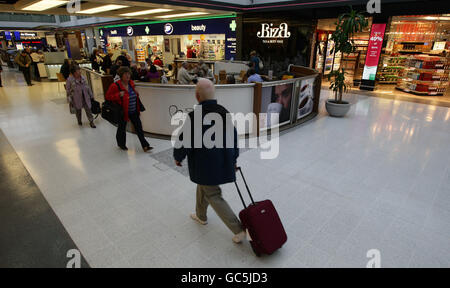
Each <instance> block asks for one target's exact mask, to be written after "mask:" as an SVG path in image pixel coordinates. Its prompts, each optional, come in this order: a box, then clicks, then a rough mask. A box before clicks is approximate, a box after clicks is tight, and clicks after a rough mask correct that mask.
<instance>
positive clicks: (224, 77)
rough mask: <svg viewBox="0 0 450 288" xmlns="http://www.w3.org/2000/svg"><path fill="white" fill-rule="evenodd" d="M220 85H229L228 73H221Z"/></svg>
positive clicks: (221, 71)
mask: <svg viewBox="0 0 450 288" xmlns="http://www.w3.org/2000/svg"><path fill="white" fill-rule="evenodd" d="M219 84H227V71H225V70H220V71H219Z"/></svg>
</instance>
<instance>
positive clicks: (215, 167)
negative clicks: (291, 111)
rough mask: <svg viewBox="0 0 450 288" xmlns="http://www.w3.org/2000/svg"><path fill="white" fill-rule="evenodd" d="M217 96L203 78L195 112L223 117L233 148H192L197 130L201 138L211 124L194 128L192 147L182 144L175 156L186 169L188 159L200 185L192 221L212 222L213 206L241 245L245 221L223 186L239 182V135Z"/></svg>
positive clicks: (192, 119)
mask: <svg viewBox="0 0 450 288" xmlns="http://www.w3.org/2000/svg"><path fill="white" fill-rule="evenodd" d="M214 94H215V91H214V84H213V83H212V82H211V81H209V80H207V79H203V78H200V79H199V80H198V83H197V87H196V90H195V97H196V99H197V101H198V103H199V105H198V106H197V107H196V108H195V109H201V111H202V112H200V113H201V114H200V115H202V118H204V117H207V115H208V114H218V115H220V116H221V117H222V119H223V125H224V129H223V131H224V135H223V137H222V138H221V139H223V140H224V143H229V142H230V141H228V139H231V137H233V139H234V141H233V142H231V143H233V147H222V148H217V147H216V146H214V148H211V149H208V148H205V147H204V146H203V145H202V146H203V148H192V147H194V145H193V144H194V139H193V138H194V135H196V133H195V130H196V129H201V131H203V132H200V135H202V134H204V133H205V131H206V130H207V129H209V128H210V127H211V125H202V126H200V127H192V128H191V129H190V131H191V137H188V138H190V139H191V143H190V144H191V145H190V147H184V146H183V145H182V144H181V143H180V142H178V143H177V148H175V149H174V153H173V155H174V158H175V164H176V165H177V166H182V164H181V162H183V160H184V159H185V158H186V157H187V158H188V166H189V176H190V178H191V181H192V182H194V183H196V184H197V201H196V202H197V203H196V213H195V214H191V218H192V219H193V220H195V221H197V222H198V223H200V224H202V225H206V224H207V223H208V222H207V220H208V219H207V210H208V206H209V205H211V207H212V208H213V209H214V210H215V211H216V213H217V215H219V217H220V218H221V219H222V221H223V222H224V223H225V225H226V226H227V227H228V228H229V229H230V230H231V231H232V232H233V233H234V234H235V235H234V237H233V239H232V240H233V242H235V243H240V242H242V240H244V239H245V235H246V234H245V232H244V231H243V229H242V225H241V222H240V221H239V219H238V218H237V217H236V215H235V214H234V212H233V210H232V209H231V208H230V206H229V205H228V203H227V202H226V201H225V199H223V197H222V191H221V189H220V186H219V185H222V184H226V183H232V182H234V181H235V180H236V170H235V169H236V168H235V167H236V161H237V158H238V156H239V148H238V145H237V132H236V128H234V127H233V129H228V128H226V127H230V126H228V125H231V126H233V123H232V122H231V121H230V120H229V119H228V118H229V117H227V114H228V113H229V112H228V111H227V110H226V109H225V108H224V107H223V106H221V105H219V104H217V100H215V95H214ZM196 114H197V113H196V112H194V111H193V112H191V113H189V119H190V123H191V125H194V124H195V123H197V122H196V120H195V119H194V117H195V116H196ZM227 119H228V120H227ZM200 123H203V121H200ZM230 128H231V127H230ZM182 131H183V129H182ZM230 132H231V133H233V135H228V134H231V133H230ZM227 133H228V134H227ZM182 137H185V136H183V135H179V136H178V137H177V140H178V141H180V140H181V139H182ZM202 139H203V135H202ZM181 141H182V140H181ZM195 142H196V141H195Z"/></svg>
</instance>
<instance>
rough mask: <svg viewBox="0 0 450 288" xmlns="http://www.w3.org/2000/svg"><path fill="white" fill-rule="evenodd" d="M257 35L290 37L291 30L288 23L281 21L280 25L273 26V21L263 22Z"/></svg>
mask: <svg viewBox="0 0 450 288" xmlns="http://www.w3.org/2000/svg"><path fill="white" fill-rule="evenodd" d="M256 35H257V36H258V38H290V37H291V32H289V27H288V24H286V23H281V24H280V27H273V23H270V24H268V23H263V24H261V31H259V32H258V33H257V34H256Z"/></svg>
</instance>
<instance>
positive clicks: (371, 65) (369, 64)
mask: <svg viewBox="0 0 450 288" xmlns="http://www.w3.org/2000/svg"><path fill="white" fill-rule="evenodd" d="M385 29H386V24H373V25H372V29H371V32H370V39H369V47H368V48H367V56H366V64H365V65H364V72H363V77H362V79H363V80H375V76H376V74H377V67H378V61H379V59H380V54H381V48H382V47H383V38H384V31H385Z"/></svg>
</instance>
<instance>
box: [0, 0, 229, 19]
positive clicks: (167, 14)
mask: <svg viewBox="0 0 450 288" xmlns="http://www.w3.org/2000/svg"><path fill="white" fill-rule="evenodd" d="M74 1H75V0H71V2H74ZM68 2H69V0H0V12H9V13H27V14H46V15H72V16H94V17H110V18H123V19H142V20H164V19H167V20H169V19H178V18H187V17H205V16H215V15H224V14H232V13H233V11H230V10H219V9H213V8H214V7H213V8H200V7H192V6H187V5H186V6H182V5H169V4H163V3H169V2H172V1H124V0H81V1H80V2H79V3H80V6H79V7H80V9H79V10H77V11H76V12H75V11H74V10H75V9H71V10H72V11H70V10H69V9H67V3H68ZM72 6H73V5H72ZM73 7H75V6H73Z"/></svg>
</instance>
